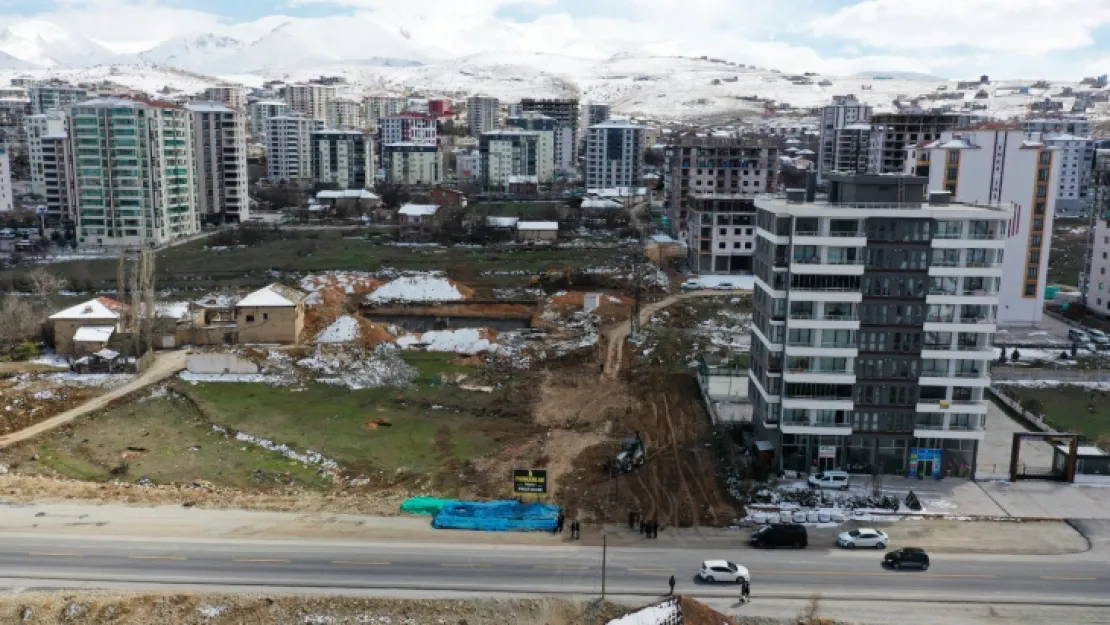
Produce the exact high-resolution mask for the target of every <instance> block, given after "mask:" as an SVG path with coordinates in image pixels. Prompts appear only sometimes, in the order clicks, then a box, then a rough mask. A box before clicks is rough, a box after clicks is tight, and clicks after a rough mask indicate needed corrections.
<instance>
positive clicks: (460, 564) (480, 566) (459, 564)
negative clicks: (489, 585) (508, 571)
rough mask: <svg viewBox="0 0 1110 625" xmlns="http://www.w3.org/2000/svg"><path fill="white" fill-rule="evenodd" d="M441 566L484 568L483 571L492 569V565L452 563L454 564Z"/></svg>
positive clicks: (449, 563)
mask: <svg viewBox="0 0 1110 625" xmlns="http://www.w3.org/2000/svg"><path fill="white" fill-rule="evenodd" d="M440 566H458V567H466V568H482V569H488V568H489V567H490V565H488V564H466V563H452V562H448V563H444V564H440Z"/></svg>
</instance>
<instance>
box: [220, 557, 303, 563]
mask: <svg viewBox="0 0 1110 625" xmlns="http://www.w3.org/2000/svg"><path fill="white" fill-rule="evenodd" d="M232 562H271V563H275V564H292V563H293V561H292V560H281V559H270V558H236V559H235V560H232Z"/></svg>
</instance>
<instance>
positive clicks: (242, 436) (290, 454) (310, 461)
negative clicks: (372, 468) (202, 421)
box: [212, 424, 339, 473]
mask: <svg viewBox="0 0 1110 625" xmlns="http://www.w3.org/2000/svg"><path fill="white" fill-rule="evenodd" d="M212 429H213V430H215V431H216V432H220V433H221V434H226V435H228V436H230V435H231V432H230V431H228V429H227V428H224V427H222V426H219V425H216V424H213V425H212ZM234 438H235V440H237V441H242V442H244V443H249V444H251V445H254V446H256V447H261V448H263V449H267V450H269V451H275V452H277V453H279V454H281V455H283V456H285V457H286V458H288V459H290V460H294V461H296V462H300V463H301V464H303V465H305V466H308V467H320V468H321V469H324V470H326V471H328V472H331V473H333V472H336V471H338V470H339V463H337V462H336V461H334V460H332V459H331V458H328V457H326V456H324V455H323V454H320V453H318V452H315V451H312V450H311V449H306V450H305V451H304V452H299V451H295V450H293V449H292V448H290V447H289V445H286V444H284V443H275V442H274V441H272V440H269V439H266V438H262V437H261V436H254V435H253V434H247V433H246V432H236V433H235V436H234Z"/></svg>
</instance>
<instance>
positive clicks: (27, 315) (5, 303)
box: [0, 295, 42, 356]
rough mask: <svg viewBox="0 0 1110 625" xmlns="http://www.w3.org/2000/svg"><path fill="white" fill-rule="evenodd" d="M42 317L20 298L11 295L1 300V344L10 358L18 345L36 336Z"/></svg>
mask: <svg viewBox="0 0 1110 625" xmlns="http://www.w3.org/2000/svg"><path fill="white" fill-rule="evenodd" d="M41 319H42V316H41V315H39V314H37V313H36V312H35V309H34V307H33V306H31V304H30V303H29V302H28V301H27V300H25V299H23V298H20V297H17V296H15V295H9V296H7V297H5V298H4V299H3V300H0V344H3V346H4V347H5V348H6V351H7V353H8V355H9V356H11V355H12V353H13V352H15V348H16V346H17V345H19V344H20V343H22V342H23V341H26V340H28V339H30V338H33V337H34V336H35V333H36V332H37V331H38V326H39V321H40V320H41Z"/></svg>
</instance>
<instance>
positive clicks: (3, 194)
mask: <svg viewBox="0 0 1110 625" xmlns="http://www.w3.org/2000/svg"><path fill="white" fill-rule="evenodd" d="M14 209H15V203H14V201H13V196H12V167H11V161H10V160H9V158H8V148H6V147H3V146H0V213H10V212H11V211H12V210H14Z"/></svg>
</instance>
